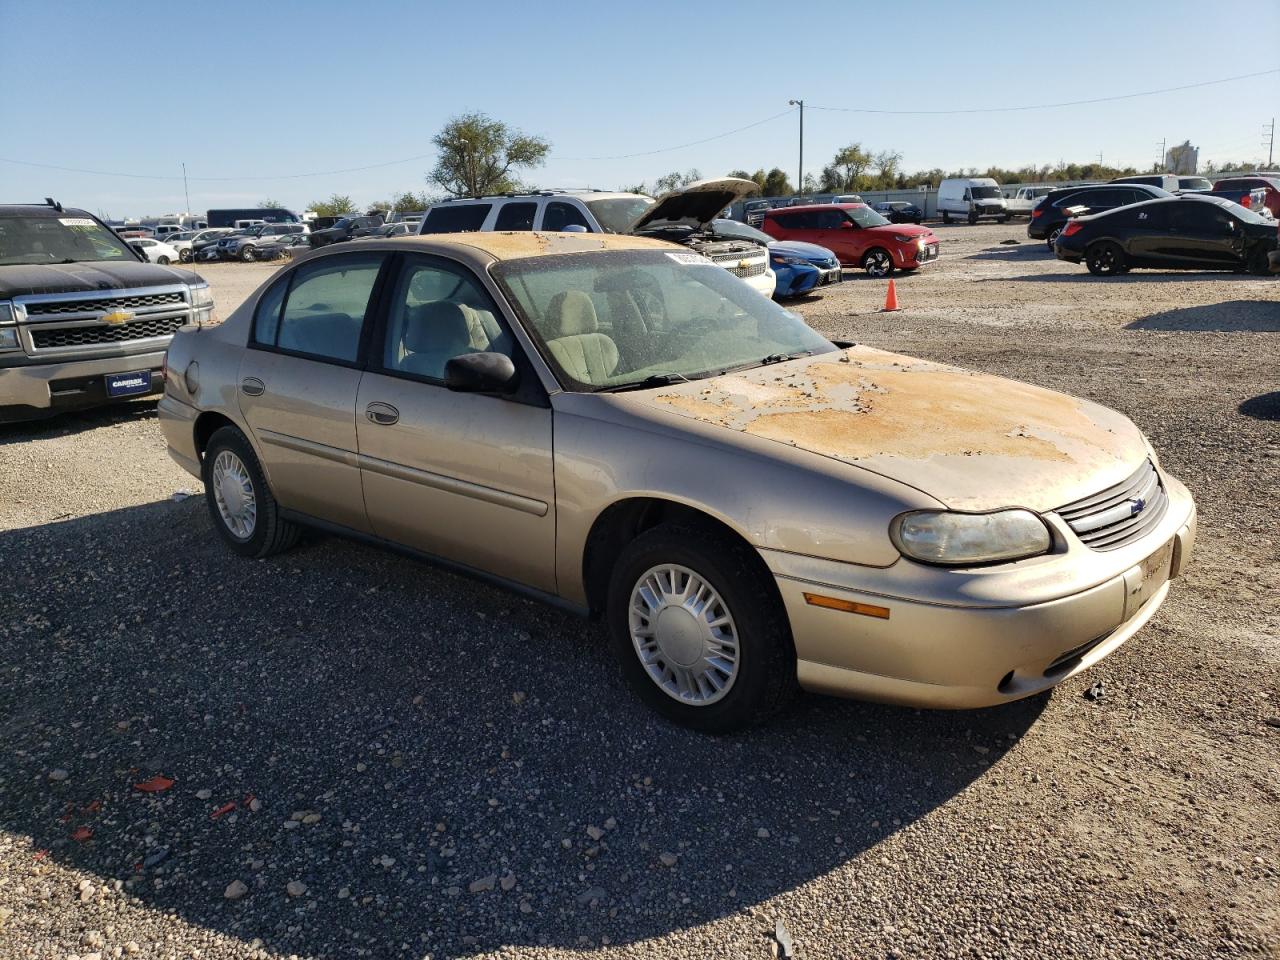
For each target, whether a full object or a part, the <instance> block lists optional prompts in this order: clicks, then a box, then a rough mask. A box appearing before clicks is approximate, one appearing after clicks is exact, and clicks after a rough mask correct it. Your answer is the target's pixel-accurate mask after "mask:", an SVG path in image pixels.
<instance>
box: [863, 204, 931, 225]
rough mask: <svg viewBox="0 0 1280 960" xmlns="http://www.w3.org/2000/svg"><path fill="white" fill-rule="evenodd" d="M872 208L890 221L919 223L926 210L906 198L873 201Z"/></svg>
mask: <svg viewBox="0 0 1280 960" xmlns="http://www.w3.org/2000/svg"><path fill="white" fill-rule="evenodd" d="M871 209H872V210H874V211H875V212H876V213H878V214H880V216H882V217H884V218H885V219H886V220H888V221H889V222H890V223H919V222H920V221H921V220H923V219H924V211H923V210H921V209H920V208H919V207H917V206H916V205H915V204H914V203H907V202H906V201H905V200H882V201H881V202H880V203H873V204H872V205H871Z"/></svg>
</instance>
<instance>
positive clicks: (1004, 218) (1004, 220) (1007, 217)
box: [1000, 214, 1009, 223]
mask: <svg viewBox="0 0 1280 960" xmlns="http://www.w3.org/2000/svg"><path fill="white" fill-rule="evenodd" d="M1000 222H1001V223H1008V222H1009V215H1008V214H1005V215H1004V216H1003V217H1001V218H1000Z"/></svg>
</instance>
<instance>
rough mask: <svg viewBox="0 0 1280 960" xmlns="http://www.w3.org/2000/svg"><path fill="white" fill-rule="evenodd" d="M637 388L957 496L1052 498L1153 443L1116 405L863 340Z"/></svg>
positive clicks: (961, 505) (1007, 500) (1084, 486)
mask: <svg viewBox="0 0 1280 960" xmlns="http://www.w3.org/2000/svg"><path fill="white" fill-rule="evenodd" d="M625 396H626V397H627V398H628V399H630V400H632V401H634V402H636V403H638V404H641V405H643V406H645V407H647V408H649V409H651V410H661V411H667V412H669V413H672V414H676V415H679V416H682V417H689V418H692V419H695V420H698V421H701V422H703V423H708V424H713V425H717V426H720V427H723V428H724V429H726V430H735V431H740V432H742V433H744V434H748V435H751V436H754V437H760V438H764V439H767V440H773V441H776V442H778V443H781V444H787V445H789V446H792V447H795V448H798V449H800V450H805V451H809V452H811V453H814V454H819V455H821V456H825V457H830V458H833V459H835V460H839V461H843V462H845V463H849V464H851V465H853V466H856V467H859V468H862V469H866V470H870V471H873V472H875V473H877V474H880V475H882V476H885V477H888V478H890V479H893V480H897V481H899V482H901V483H905V484H908V485H909V486H912V487H915V488H916V489H918V490H921V491H923V492H925V493H927V494H929V495H930V496H932V497H934V498H936V499H938V500H939V501H941V502H942V503H944V504H946V505H947V506H948V507H951V508H953V509H956V510H992V509H997V508H1000V507H1008V506H1022V507H1028V508H1030V509H1033V510H1039V511H1045V510H1052V509H1054V508H1055V507H1059V506H1062V505H1063V504H1065V503H1069V502H1071V501H1073V500H1076V499H1079V498H1080V497H1083V496H1087V495H1089V494H1091V493H1095V492H1097V491H1098V490H1102V489H1104V488H1105V487H1108V486H1110V485H1112V484H1115V483H1118V482H1120V481H1121V480H1123V479H1124V478H1125V477H1127V476H1129V475H1130V474H1132V473H1133V471H1134V470H1135V469H1136V468H1137V467H1138V466H1139V465H1140V464H1141V463H1142V460H1143V458H1144V457H1145V456H1147V447H1146V443H1145V441H1144V439H1143V437H1142V434H1141V433H1140V432H1139V431H1138V428H1137V427H1135V426H1134V425H1133V423H1131V422H1130V421H1129V420H1128V419H1127V418H1125V417H1124V416H1122V415H1121V414H1119V413H1116V412H1115V411H1113V410H1109V409H1107V408H1106V407H1102V406H1099V405H1098V404H1095V403H1091V402H1089V401H1087V400H1080V399H1077V398H1075V397H1070V396H1067V395H1066V394H1061V393H1055V392H1053V391H1051V390H1045V389H1043V388H1041V387H1034V386H1031V385H1029V384H1024V383H1019V382H1017V381H1013V380H1006V379H1004V378H1002V377H995V376H991V375H988V374H983V373H975V372H973V371H970V370H963V369H960V368H958V367H950V366H945V365H943V364H938V363H931V362H929V361H925V360H917V359H915V358H912V357H905V356H900V355H898V354H893V353H887V352H885V351H882V350H875V349H872V348H870V347H862V346H855V347H851V348H849V349H846V350H842V351H841V352H840V353H827V354H823V355H821V356H817V357H810V358H805V359H802V360H795V361H791V362H788V363H784V364H778V365H776V366H768V367H761V368H757V369H754V370H749V371H746V372H743V373H734V374H726V375H724V376H720V377H715V378H712V379H707V380H694V381H691V382H689V383H681V384H677V385H675V386H671V387H662V388H659V389H657V390H649V391H643V392H638V393H630V394H626V395H625Z"/></svg>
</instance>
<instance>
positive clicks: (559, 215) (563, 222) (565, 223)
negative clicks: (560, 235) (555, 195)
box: [542, 200, 591, 232]
mask: <svg viewBox="0 0 1280 960" xmlns="http://www.w3.org/2000/svg"><path fill="white" fill-rule="evenodd" d="M572 226H577V227H586V228H587V229H588V230H590V229H591V224H589V223H587V218H586V217H584V216H583V215H582V211H581V210H579V209H578V208H577V206H576V205H574V204H572V203H565V202H564V201H563V200H553V201H552V202H551V203H548V204H547V207H546V209H545V210H543V211H542V229H543V230H547V231H550V232H555V231H558V230H563V229H564V228H565V227H572Z"/></svg>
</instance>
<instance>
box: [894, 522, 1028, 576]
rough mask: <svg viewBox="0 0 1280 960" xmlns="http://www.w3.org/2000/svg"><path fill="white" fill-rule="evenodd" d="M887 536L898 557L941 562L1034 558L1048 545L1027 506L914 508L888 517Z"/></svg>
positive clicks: (969, 562) (953, 563)
mask: <svg viewBox="0 0 1280 960" xmlns="http://www.w3.org/2000/svg"><path fill="white" fill-rule="evenodd" d="M889 536H890V538H891V539H892V540H893V544H894V546H896V547H897V548H898V550H899V551H900V552H901V553H902V555H903V556H905V557H910V558H911V559H913V560H920V561H921V562H923V563H936V564H942V565H944V566H965V565H968V564H974V563H993V562H995V561H998V560H1019V559H1021V558H1023V557H1034V556H1035V555H1036V554H1038V553H1044V552H1045V551H1047V550H1048V549H1049V547H1050V546H1051V545H1052V544H1053V538H1052V537H1051V536H1050V535H1049V528H1048V527H1047V526H1045V523H1044V521H1043V520H1041V519H1040V518H1039V517H1038V516H1036V515H1035V514H1034V513H1032V512H1031V511H1030V510H1017V509H1014V510H998V511H996V512H994V513H953V512H952V511H949V510H914V511H912V512H911V513H903V514H900V515H899V516H897V517H894V519H893V522H892V523H891V524H890V525H889Z"/></svg>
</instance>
